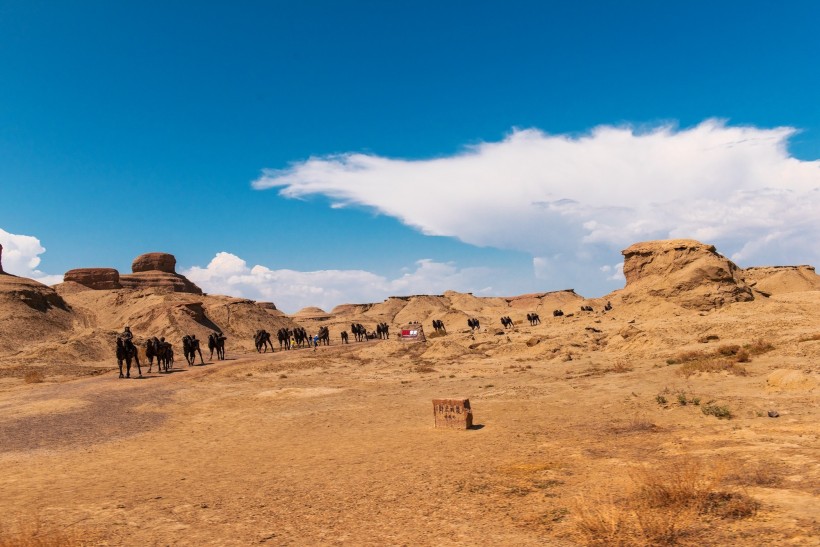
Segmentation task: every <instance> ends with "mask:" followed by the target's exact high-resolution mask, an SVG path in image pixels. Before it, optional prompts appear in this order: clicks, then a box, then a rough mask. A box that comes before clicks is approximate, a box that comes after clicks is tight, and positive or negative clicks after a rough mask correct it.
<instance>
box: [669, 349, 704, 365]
mask: <svg viewBox="0 0 820 547" xmlns="http://www.w3.org/2000/svg"><path fill="white" fill-rule="evenodd" d="M707 355H708V354H707V353H706V352H703V351H683V352H681V353H678V354H677V355H676V356H675V357H674V359H675V361H676V362H678V363H688V362H690V361H698V360H700V359H703V358H705V357H706V356H707Z"/></svg>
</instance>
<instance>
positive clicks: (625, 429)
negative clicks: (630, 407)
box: [611, 414, 660, 435]
mask: <svg viewBox="0 0 820 547" xmlns="http://www.w3.org/2000/svg"><path fill="white" fill-rule="evenodd" d="M611 430H612V432H613V433H617V434H619V435H620V434H628V433H647V432H652V433H654V432H656V431H660V428H659V427H658V426H657V425H655V424H654V423H652V422H651V421H649V420H648V419H647V418H646V416H642V415H639V414H635V415H634V416H632V418H630V419H629V421H627V422H625V423H618V424H615V425H613V426H612V428H611Z"/></svg>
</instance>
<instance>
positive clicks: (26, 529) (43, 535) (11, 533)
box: [0, 516, 94, 547]
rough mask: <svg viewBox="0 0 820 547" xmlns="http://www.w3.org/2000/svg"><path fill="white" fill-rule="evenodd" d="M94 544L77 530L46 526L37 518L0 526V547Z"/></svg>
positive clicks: (88, 536) (7, 522)
mask: <svg viewBox="0 0 820 547" xmlns="http://www.w3.org/2000/svg"><path fill="white" fill-rule="evenodd" d="M92 544H94V540H93V538H92V537H91V536H90V535H89V534H87V533H83V532H82V531H80V530H77V529H71V528H69V529H61V528H59V527H57V526H56V525H46V524H43V523H42V522H41V520H40V519H39V517H37V516H34V517H26V518H22V517H21V518H19V519H18V520H17V522H15V523H14V524H11V523H10V521H5V522H4V523H2V524H0V547H57V546H59V547H75V546H81V545H92Z"/></svg>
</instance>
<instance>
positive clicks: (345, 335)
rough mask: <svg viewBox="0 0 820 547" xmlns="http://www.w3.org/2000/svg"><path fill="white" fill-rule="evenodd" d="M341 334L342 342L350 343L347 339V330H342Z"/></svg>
mask: <svg viewBox="0 0 820 547" xmlns="http://www.w3.org/2000/svg"><path fill="white" fill-rule="evenodd" d="M341 336H342V343H343V344H347V343H348V340H347V331H346V330H343V331H342V335H341Z"/></svg>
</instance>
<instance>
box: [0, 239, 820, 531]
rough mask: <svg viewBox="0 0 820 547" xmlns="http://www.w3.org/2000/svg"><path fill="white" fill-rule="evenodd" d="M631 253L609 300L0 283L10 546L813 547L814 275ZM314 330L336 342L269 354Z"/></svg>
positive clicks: (688, 243)
mask: <svg viewBox="0 0 820 547" xmlns="http://www.w3.org/2000/svg"><path fill="white" fill-rule="evenodd" d="M623 256H624V268H623V271H624V276H625V278H626V284H625V287H624V288H623V289H619V290H616V291H614V292H612V293H610V294H608V295H605V296H603V297H601V298H591V299H587V298H584V297H583V296H582V295H580V294H576V293H575V291H573V290H572V289H570V288H567V289H566V290H556V291H547V292H543V293H534V294H525V295H519V296H510V297H478V296H474V295H473V294H469V293H458V292H453V291H448V292H445V293H443V294H439V295H397V296H395V297H390V298H388V299H386V300H384V301H381V302H375V303H351V304H346V305H341V306H337V307H336V308H334V309H332V310H323V309H321V308H318V307H309V308H305V309H303V310H301V311H300V312H297V313H294V314H290V315H288V314H285V313H283V312H282V311H280V310H278V309H277V308H276V303H275V301H274V302H257V301H253V300H248V299H241V298H233V297H229V296H220V295H212V294H204V293H203V292H202V291H201V289H199V287H197V286H196V285H195V284H193V283H191V282H190V281H189V280H187V279H186V278H184V276H181V275H180V274H177V273H176V272H175V269H174V260H173V256H172V255H168V254H166V253H147V254H145V255H141V256H140V257H137V258H136V259H135V260H134V263H133V267H132V272H131V273H130V274H122V273H121V272H117V271H116V270H112V269H105V268H97V269H94V268H82V267H80V268H77V269H75V270H71V271H69V272H67V273H66V275H65V280H64V282H63V283H60V284H58V285H55V286H54V287H48V286H45V285H42V284H40V283H38V282H36V281H33V280H30V279H26V278H21V277H16V276H12V275H9V274H0V340H2V341H3V348H4V351H3V355H2V357H0V439H2V443H0V469H1V470H2V471H1V472H0V491H1V492H2V493H3V495H2V496H0V511H1V513H0V514H2V515H3V517H2V525H1V527H0V530H2V532H1V533H0V544H2V545H251V544H271V545H308V544H309V545H434V544H443V543H449V544H481V545H567V546H571V545H818V544H820V539H819V538H820V522H819V521H818V515H820V463H819V462H820V440H818V428H817V422H818V417H820V410H818V394H820V367H818V357H820V277H818V276H817V274H816V273H815V270H814V268H813V267H812V266H777V267H774V266H761V267H755V268H746V269H742V268H739V267H738V266H736V265H735V264H734V263H732V261H730V260H729V259H727V258H725V257H724V256H722V255H721V254H720V253H719V252H718V249H715V247H713V246H711V245H709V244H707V243H701V242H698V241H694V240H662V241H648V242H642V243H636V244H635V245H632V246H630V247H627V248H626V249H625V250H624V251H623ZM0 271H2V270H0ZM582 307H583V308H584V310H583V311H582ZM590 309H591V311H589V310H590ZM558 310H560V311H561V312H563V314H562V315H558V314H556V313H555V312H557V311H558ZM533 314H537V316H538V318H539V321H532V320H531V319H532V315H533ZM528 316H530V318H529V319H530V320H528ZM502 317H509V318H510V319H511V320H512V323H511V324H509V325H507V326H505V325H502V323H501V322H500V318H502ZM468 319H477V320H478V321H479V325H480V326H479V327H478V328H474V329H473V328H469V327H468V326H467V320H468ZM434 320H436V321H442V322H443V324H444V328H445V329H446V332H445V330H437V329H434V328H433V325H432V322H433V321H434ZM382 323H384V324H387V325H388V326H389V327H390V330H389V337H388V338H383V339H380V338H378V337H374V338H370V337H365V339H364V340H363V341H356V340H355V339H354V338H353V336H351V337H350V341H349V343H347V344H345V343H342V340H341V332H342V331H348V332H350V330H351V328H350V327H351V325H352V324H362V325H364V326H365V328H366V330H367V331H368V333H372V332H374V331H375V329H376V325H378V324H382ZM125 325H128V326H129V327H130V329H131V331H132V332H133V333H134V340H135V342H136V345H137V346H138V347H140V348H143V346H144V343H145V341H146V340H147V339H149V338H150V337H154V336H156V337H163V338H164V339H166V340H168V341H169V342H170V343H171V344H172V346H173V347H174V350H175V355H176V357H175V361H174V364H173V367H172V368H171V370H170V372H168V373H158V372H157V370H156V369H154V370H152V372H150V373H149V372H148V371H147V367H146V364H145V355H144V353H143V354H142V378H138V377H137V374H135V372H136V371H135V370H132V378H130V379H120V378H119V377H118V373H117V363H116V357H115V354H114V348H115V342H116V338H117V336H118V335H119V334H120V333H121V331H122V330H123V327H124V326H125ZM300 327H301V328H304V329H305V330H306V332H307V333H308V334H309V335H310V336H312V335H313V334H315V333H316V332H318V330H319V329H320V328H321V327H327V329H328V331H329V333H330V344H329V345H323V344H320V345H319V346H318V347H315V348H312V347H310V346H308V345H305V346H304V347H301V348H300V347H294V348H292V349H290V350H286V349H283V348H282V347H281V346H280V344H279V343H278V342H277V339H276V336H275V335H274V336H273V337H272V342H273V346H274V350H273V351H269V350H267V349H266V351H264V352H258V351H257V350H256V348H255V344H254V335H255V334H256V332H257V331H259V330H260V329H264V330H266V331H267V332H269V333H272V334H273V333H276V332H277V331H279V330H281V329H289V330H293V329H296V328H300ZM409 327H414V328H417V329H418V328H420V329H422V330H423V332H424V334H425V338H426V340H425V341H418V340H403V339H401V336H400V333H401V331H402V329H408V328H409ZM216 331H218V332H222V333H224V336H225V337H226V342H225V347H226V359H224V360H219V359H217V358H215V357H213V356H210V355H209V353H208V351H207V347H205V346H204V345H203V347H202V349H203V353H204V356H205V358H204V364H201V362H200V360H199V358H198V357H197V359H196V361H195V362H194V365H193V366H189V365H188V364H187V363H186V362H185V359H184V358H183V355H182V345H181V339H182V337H183V336H184V335H190V334H195V335H196V336H197V337H198V338H199V339H200V340H202V341H205V340H207V339H208V335H209V334H211V333H213V332H216ZM140 351H141V352H144V350H143V349H141V350H140ZM442 398H445V399H446V398H453V399H455V398H464V399H468V400H469V404H470V406H471V407H472V420H473V423H472V427H470V428H468V429H467V428H465V429H453V428H437V427H435V421H434V415H433V412H432V411H433V406H432V401H433V400H434V399H442Z"/></svg>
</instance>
